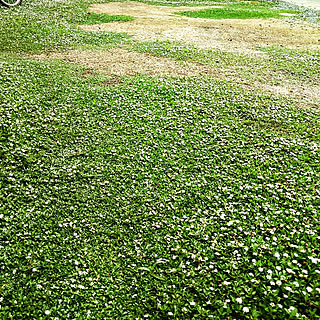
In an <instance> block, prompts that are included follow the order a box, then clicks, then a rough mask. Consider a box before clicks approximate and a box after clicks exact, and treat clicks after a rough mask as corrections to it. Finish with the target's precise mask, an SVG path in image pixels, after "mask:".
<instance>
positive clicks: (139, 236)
mask: <svg viewBox="0 0 320 320" xmlns="http://www.w3.org/2000/svg"><path fill="white" fill-rule="evenodd" d="M26 2H27V1H26ZM81 3H83V4H81ZM87 4H88V3H87V2H84V1H79V2H77V1H74V2H72V3H69V2H68V1H67V0H65V1H64V0H62V1H59V2H52V1H31V0H30V1H29V2H28V3H26V4H24V5H23V6H21V7H20V8H14V9H12V10H7V9H3V8H0V16H1V18H2V17H5V18H8V19H11V20H8V21H11V24H10V23H9V24H8V25H5V24H4V23H3V19H0V24H1V26H3V29H2V31H1V32H2V35H5V36H4V37H1V38H0V51H1V53H0V318H1V319H68V318H69V319H136V318H137V319H210V318H212V319H227V318H228V317H229V319H246V318H247V319H290V318H292V319H303V318H305V319H319V318H320V317H319V308H320V305H319V301H320V289H319V287H320V266H319V264H320V253H319V239H320V238H319V206H320V190H319V181H320V130H319V125H320V120H319V119H320V111H319V109H317V108H310V109H299V110H298V109H296V108H295V107H294V106H295V101H294V100H291V99H285V98H280V97H275V96H271V95H265V94H261V93H259V92H255V91H253V90H248V91H247V90H245V89H243V88H241V87H239V86H238V85H236V84H234V83H230V82H227V81H225V82H223V81H219V80H217V79H213V78H208V77H190V78H169V77H158V78H151V77H148V76H140V77H123V78H118V79H117V81H110V79H109V78H108V77H105V76H103V75H93V76H88V75H90V72H88V70H86V69H85V67H81V66H71V65H69V64H67V63H63V62H59V61H54V62H52V61H51V62H49V61H44V60H40V59H35V58H30V57H26V56H23V55H15V54H14V52H19V51H24V52H37V51H47V50H51V49H52V48H55V49H56V50H65V49H67V48H74V47H77V46H78V47H84V48H86V47H87V46H89V45H90V46H102V47H103V46H116V45H118V44H119V43H120V42H121V41H123V40H124V39H127V36H126V35H123V34H121V35H118V34H108V33H90V32H83V31H80V30H78V29H77V28H76V27H75V24H77V23H80V22H81V21H83V19H86V5H87ZM40 9H42V15H37V14H36V13H37V12H38V11H40ZM37 10H38V11H37ZM57 12H59V15H61V16H63V17H64V18H63V19H61V20H59V21H58V20H57V19H56V18H54V17H55V13H56V14H57ZM73 13H74V15H73ZM10 15H12V18H11V17H10ZM19 17H20V18H19ZM38 19H39V21H40V20H41V21H43V22H45V24H40V26H41V27H39V28H36V29H34V28H35V26H36V24H37V21H38ZM72 21H74V22H72ZM14 23H16V25H19V26H20V29H19V31H18V32H17V33H16V34H11V36H9V33H8V32H9V30H10V26H12V25H13V24H14ZM44 25H45V27H44ZM22 26H23V28H22ZM61 28H62V29H61ZM47 30H51V31H52V35H53V40H54V39H55V40H56V42H54V41H53V40H51V38H50V36H49V34H48V33H47ZM59 30H63V32H62V31H61V33H60V31H59ZM32 34H34V35H35V38H36V39H38V42H37V41H35V42H32ZM78 40H79V41H78ZM65 41H66V42H65ZM130 45H131V46H132V49H134V50H138V51H142V52H149V53H150V54H154V55H163V56H169V57H171V58H173V59H177V60H189V61H198V62H202V63H208V64H215V63H220V64H221V65H223V64H228V63H229V64H230V63H234V62H236V63H239V64H240V65H241V64H242V65H244V64H245V62H244V61H245V58H244V57H236V56H234V55H231V54H225V53H221V52H219V53H218V52H210V51H204V50H196V49H195V48H194V47H188V46H182V45H181V44H177V43H168V42H165V43H161V42H156V43H141V44H130V43H128V44H127V46H130ZM264 50H265V52H266V54H267V55H270V60H268V61H267V63H266V64H267V65H268V64H269V66H271V67H272V68H274V70H276V71H277V72H280V71H279V70H280V69H281V70H283V72H288V71H290V70H291V72H292V77H296V78H298V77H301V78H302V79H305V80H307V79H308V77H310V78H313V79H318V77H319V72H318V71H319V70H318V69H317V64H319V55H318V54H316V53H310V52H309V53H308V52H298V51H294V50H288V49H284V48H282V49H279V48H269V49H264ZM298 57H301V59H296V58H298ZM247 58H248V60H247V61H249V62H247V63H249V64H250V63H251V64H252V68H253V69H254V68H258V67H257V65H258V64H259V62H254V60H253V59H251V60H250V59H249V57H247ZM217 61H219V62H217ZM272 61H273V62H272ZM311 62H312V63H311ZM255 63H256V64H255ZM259 66H260V65H259ZM266 68H267V67H266ZM317 70H318V71H317ZM254 72H256V75H258V71H256V70H255V71H254ZM304 72H305V73H304ZM310 82H312V81H311V80H310ZM110 83H113V85H110ZM114 83H117V84H114Z"/></svg>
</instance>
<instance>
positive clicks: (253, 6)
mask: <svg viewBox="0 0 320 320" xmlns="http://www.w3.org/2000/svg"><path fill="white" fill-rule="evenodd" d="M273 6H274V4H273V2H268V1H261V2H258V1H252V2H238V3H231V4H228V5H225V6H224V5H222V7H221V8H212V9H204V10H198V11H185V12H179V13H177V14H179V15H185V16H187V17H192V18H210V19H270V18H278V19H280V18H283V15H281V14H283V13H289V14H298V13H299V12H300V11H297V10H289V9H287V10H281V9H275V8H274V7H273Z"/></svg>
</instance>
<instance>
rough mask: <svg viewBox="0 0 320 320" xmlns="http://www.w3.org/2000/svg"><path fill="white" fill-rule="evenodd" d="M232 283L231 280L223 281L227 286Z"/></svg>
mask: <svg viewBox="0 0 320 320" xmlns="http://www.w3.org/2000/svg"><path fill="white" fill-rule="evenodd" d="M230 283H231V282H228V281H223V284H224V285H225V286H228V285H229V284H230Z"/></svg>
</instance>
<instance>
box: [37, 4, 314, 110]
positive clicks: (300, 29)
mask: <svg viewBox="0 0 320 320" xmlns="http://www.w3.org/2000/svg"><path fill="white" fill-rule="evenodd" d="M203 8H208V7H165V6H153V5H148V4H143V3H139V2H111V3H106V4H96V5H94V6H92V7H90V10H91V11H92V12H97V13H107V14H110V15H130V16H133V17H135V18H136V20H134V21H129V22H115V23H106V24H99V25H90V26H79V27H81V28H82V29H85V30H90V31H99V30H100V31H108V32H126V33H129V34H131V35H132V36H133V38H134V39H135V40H137V41H155V40H176V41H181V42H184V43H190V44H193V45H196V46H197V47H200V48H207V49H208V48H210V49H219V50H223V51H231V52H239V53H245V54H250V55H256V54H258V55H259V56H263V55H264V54H263V53H262V52H261V51H257V50H256V49H257V48H258V47H263V46H267V45H270V46H274V45H282V46H285V47H289V48H290V47H291V48H301V49H302V48H303V49H309V50H316V51H317V50H319V49H320V31H319V30H318V29H317V28H315V27H312V26H311V25H308V24H306V23H305V24H301V25H299V26H297V25H293V24H292V23H291V22H288V21H282V20H276V19H271V20H212V19H198V18H196V19H195V18H188V17H183V16H177V15H175V14H174V13H175V12H178V11H186V10H196V9H198V10H200V9H203ZM36 57H38V58H44V57H47V58H59V59H63V60H65V61H67V62H71V63H76V64H81V65H85V66H86V67H87V68H88V70H89V71H88V72H89V73H90V72H101V73H103V74H106V75H108V76H111V80H110V81H107V82H106V85H113V84H117V83H119V80H118V79H119V78H118V77H119V76H136V75H138V74H147V75H150V76H164V75H166V76H193V75H204V76H213V77H215V78H218V79H222V80H227V81H232V82H234V83H236V84H237V85H239V86H241V87H244V88H246V89H247V90H252V91H253V90H257V89H258V90H260V91H262V92H268V93H272V94H274V95H279V96H289V97H292V98H296V99H298V101H299V102H298V103H299V104H300V105H303V104H316V105H319V104H320V86H310V85H308V84H306V83H303V82H302V81H300V80H297V81H296V83H293V82H292V81H289V80H288V79H285V78H284V79H282V80H283V83H284V84H283V85H282V86H275V85H271V84H270V85H268V84H266V83H265V82H264V83H262V82H259V81H251V79H248V78H247V77H246V76H244V75H243V74H242V75H241V74H239V72H238V71H237V68H236V66H227V67H226V66H223V67H211V66H208V65H203V64H199V63H193V62H177V61H174V60H173V59H169V58H165V57H155V56H154V55H152V54H148V53H137V52H133V51H130V50H127V49H124V48H114V49H111V50H107V51H106V50H104V51H103V50H100V51H81V50H72V51H68V52H64V53H51V54H49V55H38V56H36ZM248 68H249V67H248ZM284 77H285V76H284ZM114 79H116V80H114Z"/></svg>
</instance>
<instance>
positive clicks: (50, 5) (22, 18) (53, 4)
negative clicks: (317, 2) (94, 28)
mask: <svg viewBox="0 0 320 320" xmlns="http://www.w3.org/2000/svg"><path fill="white" fill-rule="evenodd" d="M94 2H98V1H94V0H93V1H90V2H89V1H80V0H77V1H62V2H61V1H60V2H57V1H44V0H42V1H25V3H23V5H22V6H18V7H15V8H12V9H10V10H8V9H7V8H4V7H2V6H1V7H0V14H1V19H0V50H1V51H4V52H7V51H10V52H12V53H21V52H24V53H40V52H44V51H46V52H50V51H61V50H69V49H74V48H79V47H84V46H85V47H91V48H92V47H97V46H99V47H104V48H108V47H110V46H115V45H117V44H119V43H121V42H123V41H124V40H126V39H128V38H129V36H128V35H125V34H120V33H118V34H116V33H107V32H86V31H83V30H81V29H78V28H77V25H78V24H83V23H84V22H85V21H88V23H93V22H94V20H100V22H103V21H106V20H110V19H111V20H117V21H118V20H119V19H122V21H123V19H129V20H130V17H127V18H124V17H119V16H117V17H112V16H108V15H95V14H93V15H92V17H91V14H90V15H88V13H87V7H88V5H89V3H94ZM88 16H89V17H88ZM102 17H103V18H102ZM111 20H110V21H111Z"/></svg>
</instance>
